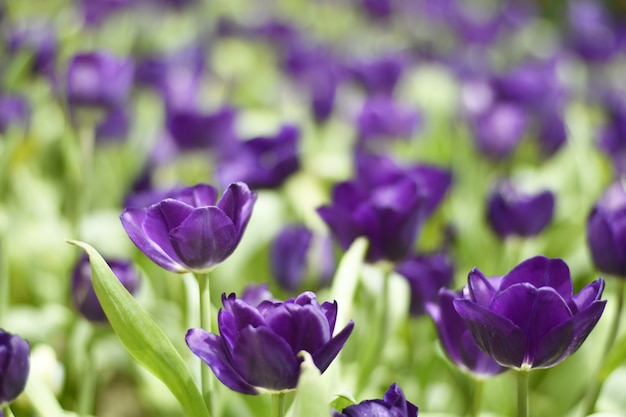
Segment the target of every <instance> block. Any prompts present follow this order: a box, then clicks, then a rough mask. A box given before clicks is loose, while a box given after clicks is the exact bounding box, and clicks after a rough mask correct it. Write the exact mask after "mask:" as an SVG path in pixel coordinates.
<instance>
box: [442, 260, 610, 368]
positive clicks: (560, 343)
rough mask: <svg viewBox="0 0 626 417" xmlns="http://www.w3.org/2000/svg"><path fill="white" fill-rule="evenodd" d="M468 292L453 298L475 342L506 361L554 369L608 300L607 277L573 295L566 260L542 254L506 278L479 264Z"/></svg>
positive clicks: (578, 342)
mask: <svg viewBox="0 0 626 417" xmlns="http://www.w3.org/2000/svg"><path fill="white" fill-rule="evenodd" d="M467 285H468V288H467V293H466V294H467V296H466V297H465V298H462V299H455V300H454V301H453V303H454V308H455V309H456V311H457V312H458V313H459V315H460V316H461V317H462V318H463V320H464V322H465V324H466V326H467V328H468V329H469V331H470V333H471V334H472V337H473V338H474V340H475V341H476V344H477V345H478V346H479V347H480V348H481V349H482V350H483V351H484V352H486V353H487V354H488V355H489V356H491V357H492V358H493V359H494V360H495V361H496V362H498V363H499V364H500V365H502V366H506V367H509V368H516V369H531V368H534V369H537V368H549V367H552V366H555V365H557V364H559V363H560V362H562V361H563V360H565V359H566V358H567V357H569V356H570V355H572V354H573V353H574V352H576V351H577V350H578V348H579V347H580V346H581V345H582V343H583V342H584V341H585V339H586V338H587V336H588V335H589V333H590V332H591V330H593V327H594V326H595V325H596V323H597V322H598V320H599V319H600V316H601V315H602V312H603V311H604V306H605V304H606V300H600V297H601V296H602V291H603V289H604V280H603V279H602V278H600V279H598V280H596V281H594V282H592V283H591V284H589V285H587V286H586V287H584V288H583V289H582V290H580V292H579V293H578V294H576V295H574V294H573V287H572V279H571V277H570V271H569V268H568V267H567V264H565V262H563V261H562V260H561V259H548V258H546V257H543V256H537V257H534V258H531V259H528V260H526V261H524V262H522V263H521V264H519V265H517V266H516V267H515V268H513V270H511V272H509V273H508V274H507V275H505V276H504V277H502V279H501V280H500V279H496V280H488V279H487V278H485V276H484V275H483V273H482V272H480V271H479V270H478V269H476V268H474V269H473V270H472V271H471V272H470V274H469V278H468V284H467Z"/></svg>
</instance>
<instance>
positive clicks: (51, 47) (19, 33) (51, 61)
mask: <svg viewBox="0 0 626 417" xmlns="http://www.w3.org/2000/svg"><path fill="white" fill-rule="evenodd" d="M7 43H8V45H7V52H8V53H9V55H14V54H17V53H19V52H22V51H28V52H30V53H31V54H32V57H33V59H32V63H31V64H30V69H31V71H32V72H33V73H35V74H40V75H44V76H46V77H51V78H53V77H54V75H55V68H54V67H55V59H56V55H57V48H58V42H57V37H56V34H55V31H54V30H53V28H52V25H50V24H49V23H47V22H39V21H34V22H27V24H25V25H22V26H18V27H15V28H13V29H12V30H11V32H10V35H9V38H8V42H7Z"/></svg>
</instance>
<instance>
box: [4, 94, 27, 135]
mask: <svg viewBox="0 0 626 417" xmlns="http://www.w3.org/2000/svg"><path fill="white" fill-rule="evenodd" d="M30 111H31V110H30V105H29V104H28V102H27V101H26V99H25V98H24V97H22V96H19V95H14V94H13V95H8V94H7V95H0V133H4V132H6V131H7V129H8V128H9V127H12V126H15V125H20V126H26V125H28V122H29V119H30Z"/></svg>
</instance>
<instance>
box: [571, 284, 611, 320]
mask: <svg viewBox="0 0 626 417" xmlns="http://www.w3.org/2000/svg"><path fill="white" fill-rule="evenodd" d="M602 291H604V280H603V279H602V278H600V279H597V280H595V281H593V282H592V283H591V284H588V285H586V286H585V287H584V288H583V289H581V290H580V291H579V292H578V294H576V295H575V296H574V297H572V303H573V304H574V306H575V307H572V306H571V305H570V308H571V309H572V310H573V311H574V313H577V312H579V311H581V310H583V309H585V308H587V307H588V306H589V305H590V304H591V303H592V302H594V301H598V300H599V299H600V297H601V296H602Z"/></svg>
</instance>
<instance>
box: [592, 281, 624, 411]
mask: <svg viewBox="0 0 626 417" xmlns="http://www.w3.org/2000/svg"><path fill="white" fill-rule="evenodd" d="M616 282H617V301H616V302H617V305H616V307H615V315H614V316H613V321H612V322H611V327H610V328H609V334H608V336H607V339H606V344H605V345H604V351H603V355H602V357H603V358H607V357H608V354H609V352H610V351H611V348H612V347H613V344H614V343H615V339H616V338H617V333H618V331H619V324H620V318H621V316H622V311H623V309H624V282H625V280H624V279H623V278H618V279H617V280H616ZM602 362H604V361H602ZM602 365H603V363H601V364H600V366H599V367H598V369H597V370H596V375H595V378H593V379H592V382H591V385H590V387H589V389H588V391H587V397H586V398H585V405H584V406H583V416H588V415H589V414H592V413H593V411H594V410H595V408H596V402H597V401H598V397H599V396H600V390H601V389H602V384H603V383H604V378H602V377H601V376H600V369H601V368H602Z"/></svg>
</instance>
